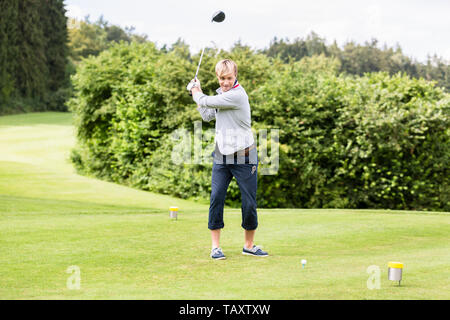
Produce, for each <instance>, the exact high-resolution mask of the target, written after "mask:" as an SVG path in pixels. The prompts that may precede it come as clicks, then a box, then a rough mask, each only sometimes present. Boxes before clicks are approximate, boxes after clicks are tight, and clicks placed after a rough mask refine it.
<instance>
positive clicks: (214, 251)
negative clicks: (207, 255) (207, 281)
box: [211, 248, 226, 260]
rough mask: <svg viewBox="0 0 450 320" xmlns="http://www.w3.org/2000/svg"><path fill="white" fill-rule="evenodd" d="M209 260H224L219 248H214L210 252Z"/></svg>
mask: <svg viewBox="0 0 450 320" xmlns="http://www.w3.org/2000/svg"><path fill="white" fill-rule="evenodd" d="M211 258H213V259H214V260H223V259H226V257H225V255H224V254H223V252H222V249H221V248H214V249H212V250H211Z"/></svg>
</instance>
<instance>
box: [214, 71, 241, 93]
mask: <svg viewBox="0 0 450 320" xmlns="http://www.w3.org/2000/svg"><path fill="white" fill-rule="evenodd" d="M217 80H219V85H220V88H221V89H222V92H227V91H228V90H230V89H231V88H233V84H234V82H235V81H236V76H235V74H234V73H229V74H224V75H221V76H220V77H219V76H218V77H217Z"/></svg>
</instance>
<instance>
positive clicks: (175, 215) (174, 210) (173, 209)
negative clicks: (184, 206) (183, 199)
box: [169, 207, 178, 220]
mask: <svg viewBox="0 0 450 320" xmlns="http://www.w3.org/2000/svg"><path fill="white" fill-rule="evenodd" d="M169 212H170V217H171V218H172V219H175V220H178V207H170V208H169Z"/></svg>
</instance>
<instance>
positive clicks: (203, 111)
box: [197, 107, 216, 122]
mask: <svg viewBox="0 0 450 320" xmlns="http://www.w3.org/2000/svg"><path fill="white" fill-rule="evenodd" d="M197 110H198V112H199V113H200V115H201V116H202V119H203V121H206V122H209V121H211V120H213V119H215V118H216V110H215V109H209V108H203V107H198V108H197Z"/></svg>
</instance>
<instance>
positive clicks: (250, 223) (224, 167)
mask: <svg viewBox="0 0 450 320" xmlns="http://www.w3.org/2000/svg"><path fill="white" fill-rule="evenodd" d="M215 71H216V76H217V80H218V81H219V85H220V88H219V89H217V93H218V94H217V95H215V96H207V95H205V94H203V92H202V89H201V86H200V81H199V80H198V79H197V77H195V78H194V79H193V80H192V81H191V82H190V83H189V84H188V86H187V90H188V91H190V93H191V94H192V98H193V100H194V101H195V102H196V103H197V106H198V107H197V110H198V111H199V112H200V115H201V116H202V119H203V120H204V121H207V122H209V121H211V120H213V119H215V120H216V125H215V126H216V134H215V150H214V152H213V153H212V156H213V168H212V179H211V180H212V182H211V198H210V207H209V218H208V228H209V229H210V230H211V240H212V250H211V258H213V259H216V260H220V259H225V255H224V253H223V252H222V249H221V248H220V245H219V241H220V232H221V230H222V229H223V228H224V220H223V210H224V205H225V196H226V193H227V189H228V186H229V184H230V182H231V179H232V178H233V177H235V178H236V181H237V184H238V186H239V189H240V191H241V198H242V207H241V210H242V227H243V228H244V238H245V242H244V247H243V249H242V254H245V255H251V256H257V257H266V256H268V253H267V252H265V251H263V250H262V249H261V247H259V246H256V245H255V244H254V237H255V232H256V228H257V227H258V216H257V212H256V189H257V169H258V155H257V149H256V144H255V142H254V138H253V133H252V130H251V117H250V104H249V101H248V96H247V93H246V92H245V90H244V88H243V87H242V86H241V85H240V84H239V82H238V80H237V74H238V67H237V65H236V63H235V62H234V61H232V60H229V59H225V60H221V61H219V62H218V63H217V65H216V68H215Z"/></svg>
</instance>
